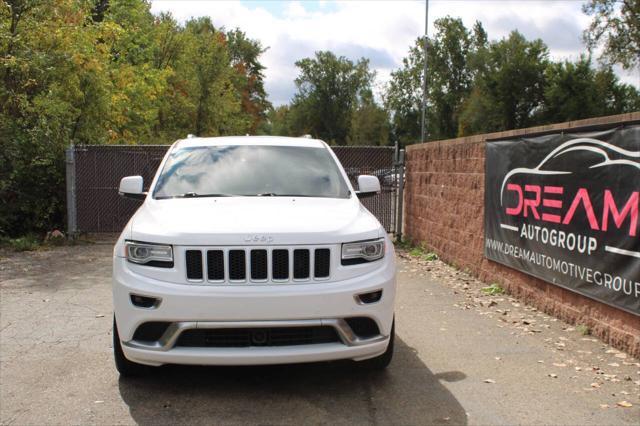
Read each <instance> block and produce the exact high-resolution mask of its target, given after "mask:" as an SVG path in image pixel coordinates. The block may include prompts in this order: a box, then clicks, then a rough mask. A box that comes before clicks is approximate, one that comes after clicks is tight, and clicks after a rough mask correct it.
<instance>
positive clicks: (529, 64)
mask: <svg viewBox="0 0 640 426" xmlns="http://www.w3.org/2000/svg"><path fill="white" fill-rule="evenodd" d="M478 54H479V55H480V56H481V58H482V60H481V61H480V63H481V65H480V66H479V67H478V69H477V70H476V77H475V81H474V87H473V90H472V92H471V95H470V96H469V99H468V100H467V101H466V102H465V106H464V109H463V111H462V115H461V118H460V129H459V133H460V134H461V135H468V134H475V133H486V132H493V131H501V130H507V129H518V128H522V127H528V126H531V125H533V124H536V119H537V116H536V113H537V112H538V110H539V109H540V107H541V105H542V102H543V98H544V87H545V69H546V68H547V64H548V50H547V46H546V45H545V44H544V43H543V42H542V40H539V39H538V40H533V41H527V40H526V39H525V38H524V37H523V36H522V34H520V33H519V32H517V31H513V32H512V33H511V34H510V35H509V37H508V38H506V39H503V40H500V41H498V42H494V43H491V44H490V45H489V47H488V48H487V49H486V50H481V51H479V52H478Z"/></svg>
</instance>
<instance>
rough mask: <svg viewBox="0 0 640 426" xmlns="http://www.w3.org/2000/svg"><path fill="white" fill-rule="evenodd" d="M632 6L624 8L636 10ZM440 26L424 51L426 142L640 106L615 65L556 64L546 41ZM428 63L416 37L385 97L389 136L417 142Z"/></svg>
mask: <svg viewBox="0 0 640 426" xmlns="http://www.w3.org/2000/svg"><path fill="white" fill-rule="evenodd" d="M631 3H633V2H631ZM631 3H629V5H626V6H623V7H622V8H621V9H620V10H621V11H623V12H624V11H625V10H630V9H632V8H633V7H636V6H633V5H631ZM635 4H638V2H635ZM614 9H615V8H614ZM615 10H617V9H615ZM623 14H624V13H623ZM627 21H628V20H627ZM602 22H604V21H601V23H602ZM625 22H626V21H625ZM625 25H628V26H629V27H632V26H633V25H632V24H631V23H629V22H627V24H625ZM636 26H637V25H636ZM435 27H436V32H435V34H434V36H433V38H431V39H430V40H429V42H428V49H427V55H428V58H427V64H428V78H427V90H428V92H427V109H426V110H427V131H428V132H427V133H428V137H429V140H436V139H446V138H452V137H456V136H464V135H469V134H478V133H487V132H493V131H502V130H509V129H516V128H523V127H529V126H534V125H539V124H550V123H557V122H563V121H571V120H577V119H581V118H589V117H594V116H601V115H611V114H620V113H625V112H631V111H636V110H638V109H639V108H640V104H639V99H640V92H638V90H637V89H635V88H634V87H632V86H630V85H626V84H621V83H620V82H619V81H618V79H617V77H616V76H615V74H614V73H613V71H612V70H611V68H610V67H604V68H600V69H596V68H594V67H593V66H592V63H591V61H590V59H589V58H587V57H581V58H580V59H579V60H578V61H576V62H558V63H555V62H552V61H550V60H549V58H548V49H547V47H546V45H545V44H544V43H543V42H542V41H541V40H532V41H529V40H526V39H525V38H524V37H523V36H522V35H521V34H520V33H518V32H517V31H514V32H512V33H511V34H510V35H509V36H508V37H506V38H504V39H502V40H497V41H491V42H489V41H488V37H487V33H486V32H485V31H484V29H483V27H482V25H481V24H480V23H476V24H475V25H474V27H473V29H472V30H469V29H467V28H465V26H464V25H463V23H462V21H461V20H459V19H453V18H450V17H446V18H442V19H439V20H437V21H436V23H435ZM625 28H626V27H625ZM626 36H628V37H633V34H631V35H629V34H627V35H626ZM632 50H633V49H632ZM635 57H638V56H637V55H636V56H635ZM423 67H424V52H423V44H422V39H418V40H416V43H415V44H414V46H412V47H411V49H410V51H409V54H408V56H407V57H406V58H404V59H403V65H402V67H401V68H400V69H399V70H396V71H394V72H392V74H391V81H390V82H389V85H388V88H387V91H386V93H385V94H384V101H385V108H386V109H387V112H388V114H389V116H390V117H391V133H392V135H393V138H395V139H397V140H399V141H400V143H402V144H403V145H406V144H409V143H415V142H418V141H419V139H420V131H421V129H420V127H421V123H420V121H421V108H422V84H423V82H422V75H423Z"/></svg>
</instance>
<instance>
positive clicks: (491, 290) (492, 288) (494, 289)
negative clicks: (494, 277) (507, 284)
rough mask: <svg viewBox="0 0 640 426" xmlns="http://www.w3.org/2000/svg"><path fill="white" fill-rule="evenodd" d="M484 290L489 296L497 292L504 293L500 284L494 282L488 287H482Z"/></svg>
mask: <svg viewBox="0 0 640 426" xmlns="http://www.w3.org/2000/svg"><path fill="white" fill-rule="evenodd" d="M482 292H483V293H484V294H488V295H489V296H495V295H497V294H503V293H504V289H503V288H502V287H500V286H499V285H498V284H496V283H493V284H491V285H490V286H488V287H482Z"/></svg>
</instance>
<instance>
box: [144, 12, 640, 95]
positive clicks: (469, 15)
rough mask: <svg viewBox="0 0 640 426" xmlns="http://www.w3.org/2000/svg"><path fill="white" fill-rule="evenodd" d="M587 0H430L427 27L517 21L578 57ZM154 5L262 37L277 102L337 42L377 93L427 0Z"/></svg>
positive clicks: (418, 26)
mask: <svg viewBox="0 0 640 426" xmlns="http://www.w3.org/2000/svg"><path fill="white" fill-rule="evenodd" d="M583 3H584V1H581V0H546V1H538V0H520V1H511V0H430V2H429V34H430V35H432V34H433V33H434V27H433V22H434V21H435V20H436V19H438V18H441V17H445V16H447V15H450V16H452V17H459V18H461V19H462V21H463V22H464V24H465V25H466V26H467V27H468V28H471V27H472V25H473V24H474V22H475V21H476V20H478V21H480V22H482V25H483V26H484V28H485V30H486V31H487V33H488V36H489V39H491V40H496V39H501V38H503V37H506V36H508V34H509V32H511V31H512V30H514V29H517V30H518V31H520V32H521V33H522V34H524V36H525V37H526V38H527V39H535V38H541V39H542V40H543V41H544V42H545V43H546V44H547V46H548V47H549V52H550V55H551V58H552V59H555V60H564V59H569V60H575V59H577V58H578V57H579V56H580V54H581V53H586V48H585V47H584V44H583V42H582V32H583V30H584V29H585V28H586V27H587V26H588V25H589V22H590V18H589V17H588V16H587V15H585V14H584V13H582V11H581V7H582V4H583ZM151 10H152V12H154V13H160V12H167V11H168V12H171V13H172V14H173V16H174V17H175V18H176V19H177V20H178V21H180V22H184V21H185V20H187V19H189V18H191V17H198V16H209V17H210V18H211V19H212V21H213V23H214V25H216V26H217V27H225V28H226V29H233V28H236V27H237V28H240V29H241V30H242V31H244V32H245V33H246V34H247V35H248V36H249V37H250V38H254V39H257V40H259V41H260V42H261V43H262V45H263V47H267V48H268V49H267V51H266V52H265V53H264V54H263V56H262V63H263V65H264V66H265V67H266V70H265V88H266V91H267V93H268V95H269V100H270V101H271V102H272V103H273V104H274V105H275V106H278V105H282V104H286V103H288V102H289V101H290V100H291V99H292V97H293V95H294V93H295V91H296V88H295V83H294V79H295V78H296V76H297V74H298V72H297V69H296V67H295V62H296V61H297V60H299V59H302V58H306V57H312V56H313V55H314V52H316V51H318V50H331V51H333V52H334V53H336V54H337V55H339V56H345V57H347V58H349V59H351V60H354V61H355V60H357V59H359V58H361V57H365V58H368V59H369V60H370V67H371V68H372V69H374V70H375V71H376V92H377V93H378V94H379V93H380V91H382V90H383V89H384V86H385V84H386V83H387V82H388V81H389V78H390V74H391V72H392V71H393V70H395V69H398V68H400V67H401V65H402V58H403V57H405V56H406V55H407V53H408V50H409V47H410V46H411V45H413V44H414V43H415V40H416V38H418V37H420V36H422V34H423V33H424V23H425V2H424V0H406V1H403V0H395V1H383V0H378V1H365V0H351V1H322V0H319V1H311V0H306V1H293V0H292V1H255V0H243V1H220V0H219V1H204V0H200V1H170V0H152V5H151ZM616 71H617V73H618V75H619V76H620V78H621V80H622V81H624V82H626V83H630V84H633V85H635V86H636V87H639V88H640V71H638V70H635V71H633V72H623V71H622V70H616Z"/></svg>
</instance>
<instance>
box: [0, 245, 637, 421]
mask: <svg viewBox="0 0 640 426" xmlns="http://www.w3.org/2000/svg"><path fill="white" fill-rule="evenodd" d="M110 277H111V246H110V244H108V243H102V244H100V243H98V244H93V245H87V246H74V247H60V248H56V249H53V250H48V251H37V252H28V253H8V254H7V253H5V254H4V255H3V256H2V258H0V296H1V300H0V423H1V424H133V423H142V424H239V423H260V424H301V423H325V424H598V425H604V424H638V422H639V420H640V395H639V394H640V368H639V364H638V361H637V360H635V359H632V358H631V357H629V356H627V355H626V354H624V353H619V352H618V351H615V350H614V349H612V348H610V347H608V346H607V345H604V344H603V343H601V342H599V341H598V340H597V339H593V338H591V337H590V336H583V335H582V334H580V333H579V332H578V331H577V330H575V329H574V328H573V327H570V326H568V325H567V324H563V323H562V322H560V321H556V320H555V319H553V318H550V317H548V316H546V315H544V314H541V313H539V312H536V311H535V310H532V309H530V308H527V307H525V306H521V305H520V304H519V303H517V301H514V300H512V299H510V298H509V297H506V296H491V297H489V296H486V297H485V296H482V295H481V293H479V286H480V284H479V283H477V282H475V281H474V280H472V279H469V278H468V277H466V276H464V275H463V274H460V273H458V272H456V271H455V270H453V269H451V268H448V267H446V266H444V265H443V264H440V263H439V262H437V263H430V264H423V263H420V262H414V261H412V260H409V259H407V258H400V273H399V277H398V279H399V281H398V291H399V293H398V302H397V314H396V318H397V330H396V331H397V340H396V345H397V346H396V353H395V358H394V360H393V362H392V365H391V366H390V368H389V369H388V370H387V371H385V372H366V371H361V370H358V369H354V368H353V365H352V364H350V363H348V362H343V363H329V364H310V365H297V366H271V367H250V368H246V367H243V368H218V367H216V368H205V367H176V366H171V367H164V368H161V369H158V370H157V371H156V374H155V375H153V376H150V377H144V378H137V379H120V378H119V376H118V374H117V372H116V370H115V368H114V365H113V359H112V353H111V350H112V348H111V321H112V306H111V287H110V285H111V284H110ZM523 318H527V320H526V321H525V320H523ZM523 324H524V325H523ZM532 324H533V325H532ZM623 402H625V403H626V404H623Z"/></svg>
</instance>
